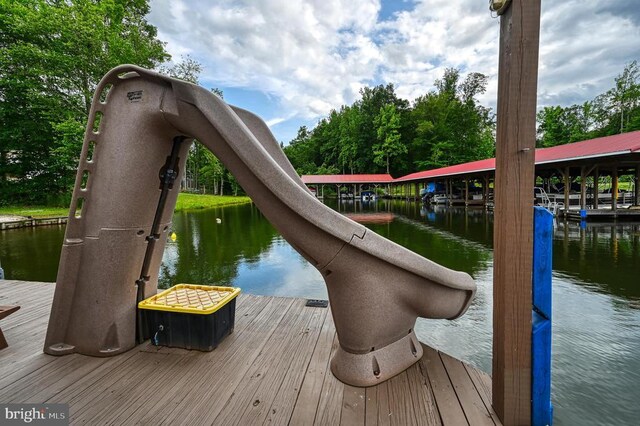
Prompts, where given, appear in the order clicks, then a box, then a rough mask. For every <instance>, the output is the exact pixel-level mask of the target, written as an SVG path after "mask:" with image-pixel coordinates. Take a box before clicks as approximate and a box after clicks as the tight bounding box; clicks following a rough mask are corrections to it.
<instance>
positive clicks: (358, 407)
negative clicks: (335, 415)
mask: <svg viewBox="0 0 640 426" xmlns="http://www.w3.org/2000/svg"><path fill="white" fill-rule="evenodd" d="M365 408H366V400H365V389H364V388H357V387H354V386H349V385H344V390H343V393H342V414H341V415H340V424H341V425H344V426H350V425H364V424H365Z"/></svg>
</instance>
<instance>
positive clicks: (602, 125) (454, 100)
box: [284, 61, 640, 176]
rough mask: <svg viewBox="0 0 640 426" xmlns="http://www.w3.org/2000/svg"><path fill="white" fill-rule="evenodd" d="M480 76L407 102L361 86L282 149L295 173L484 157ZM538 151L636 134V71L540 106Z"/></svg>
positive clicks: (486, 132) (490, 145)
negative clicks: (596, 91) (586, 97)
mask: <svg viewBox="0 0 640 426" xmlns="http://www.w3.org/2000/svg"><path fill="white" fill-rule="evenodd" d="M486 86H487V77H486V76H485V75H483V74H480V73H470V74H468V75H467V77H466V78H464V80H463V79H462V78H461V73H460V70H457V69H447V70H446V71H445V72H444V75H443V77H442V78H441V79H438V80H436V82H435V84H434V88H433V90H431V91H429V92H428V93H427V94H425V95H423V96H420V97H418V98H417V99H415V100H414V101H413V102H411V103H410V102H409V101H407V100H405V99H401V98H399V97H398V96H397V95H396V93H395V90H394V87H393V85H391V84H389V85H386V86H382V85H380V86H376V87H374V88H369V87H365V88H363V89H362V90H361V91H360V99H358V100H357V101H356V102H354V103H353V104H352V105H350V106H342V107H341V108H340V109H338V110H333V111H331V113H330V114H329V116H328V117H327V118H324V119H322V120H320V122H319V123H318V124H317V126H316V127H315V128H313V129H312V130H310V129H308V128H307V127H305V126H302V127H300V129H299V130H298V134H297V136H296V137H295V138H294V139H293V140H292V141H291V143H290V144H289V145H288V146H286V147H285V148H284V150H285V152H286V154H287V156H288V157H289V159H290V160H291V162H292V164H293V165H294V167H295V168H296V170H297V171H298V173H300V174H335V173H342V174H357V173H385V172H386V173H391V174H392V175H394V176H400V175H404V174H407V173H412V172H415V171H419V170H428V169H434V168H438V167H444V166H449V165H454V164H460V163H465V162H469V161H474V160H481V159H485V158H491V157H492V156H494V154H495V153H494V150H495V115H494V114H493V112H492V110H491V109H490V108H488V107H485V106H483V105H481V104H480V103H479V102H478V100H477V99H476V96H477V95H479V94H482V93H484V92H485V90H486ZM537 123H538V126H537V146H538V147H541V148H542V147H550V146H555V145H562V144H566V143H571V142H576V141H581V140H585V139H591V138H597V137H601V136H608V135H613V134H618V133H624V132H630V131H634V130H639V129H640V67H639V66H638V63H637V61H633V62H631V63H629V64H627V65H626V66H625V68H624V70H623V71H622V73H621V74H619V75H618V76H617V77H616V78H615V80H614V86H613V87H612V88H611V89H609V90H607V91H606V92H605V93H602V94H600V95H598V96H596V97H595V98H594V99H593V100H591V101H587V102H584V103H582V104H576V105H571V106H568V107H562V106H546V107H544V108H542V109H541V110H540V111H539V113H538V114H537Z"/></svg>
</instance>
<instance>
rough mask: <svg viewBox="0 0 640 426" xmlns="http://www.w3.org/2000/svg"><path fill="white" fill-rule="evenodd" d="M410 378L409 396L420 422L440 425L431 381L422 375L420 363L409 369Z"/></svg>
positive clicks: (408, 375)
mask: <svg viewBox="0 0 640 426" xmlns="http://www.w3.org/2000/svg"><path fill="white" fill-rule="evenodd" d="M407 377H408V378H409V391H408V392H409V396H410V397H411V401H412V403H413V410H414V411H415V413H416V419H418V423H421V422H423V420H422V419H424V422H425V423H427V424H430V425H440V424H441V421H440V415H439V414H438V407H437V406H436V400H435V397H434V396H433V390H432V389H431V383H429V381H428V380H427V379H426V378H425V377H424V376H423V375H422V372H421V371H420V364H419V363H416V364H414V365H413V366H412V367H411V368H409V369H408V370H407Z"/></svg>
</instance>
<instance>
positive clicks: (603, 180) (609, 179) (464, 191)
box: [302, 131, 640, 219]
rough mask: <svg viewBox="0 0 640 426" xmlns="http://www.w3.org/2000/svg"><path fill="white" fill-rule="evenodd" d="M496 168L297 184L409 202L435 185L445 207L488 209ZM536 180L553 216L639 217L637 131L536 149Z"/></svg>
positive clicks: (311, 178) (487, 163) (322, 178)
mask: <svg viewBox="0 0 640 426" xmlns="http://www.w3.org/2000/svg"><path fill="white" fill-rule="evenodd" d="M495 167H496V160H495V158H489V159H486V160H479V161H472V162H469V163H463V164H456V165H454V166H448V167H442V168H439V169H433V170H425V171H421V172H416V173H411V174H408V175H406V176H402V177H399V178H396V179H393V178H392V177H391V176H390V175H386V174H373V175H371V174H361V175H304V176H302V181H303V182H305V183H306V184H307V185H308V186H314V185H315V186H317V187H320V188H321V190H320V191H321V192H320V194H322V195H324V194H323V192H324V191H322V188H323V187H324V185H335V186H336V187H337V189H338V193H340V188H343V187H345V186H347V187H349V188H353V194H354V195H355V196H356V197H357V196H358V195H357V194H359V193H361V192H362V188H367V187H373V188H377V187H381V186H383V187H386V189H387V194H389V195H391V196H393V194H398V193H400V194H402V195H400V197H401V198H405V199H414V200H417V199H419V198H420V191H421V189H422V188H425V187H426V186H427V185H429V184H430V183H437V184H438V185H439V187H440V188H444V191H442V193H443V195H444V196H445V197H446V198H447V200H448V202H449V203H450V204H454V205H455V204H458V205H466V206H469V205H483V206H487V205H491V204H492V202H493V184H494V180H495ZM535 176H536V188H537V189H536V190H535V197H536V198H537V202H538V204H540V205H542V206H544V207H547V208H550V209H552V210H554V213H558V214H560V215H565V216H566V217H568V218H572V219H607V218H608V219H612V218H614V219H615V218H629V219H640V208H639V207H638V206H639V205H640V190H639V188H638V181H639V180H640V131H636V132H630V133H623V134H619V135H613V136H605V137H601V138H596V139H589V140H585V141H581V142H575V143H570V144H566V145H558V146H554V147H550V148H538V149H536V150H535ZM621 180H625V181H627V182H630V185H629V187H628V188H627V189H620V181H621ZM399 189H400V191H398V190H399ZM316 192H317V191H316ZM320 194H319V196H322V195H320ZM532 196H534V189H533V188H532Z"/></svg>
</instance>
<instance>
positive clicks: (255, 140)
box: [44, 65, 475, 386]
mask: <svg viewBox="0 0 640 426" xmlns="http://www.w3.org/2000/svg"><path fill="white" fill-rule="evenodd" d="M194 138H195V139H197V140H199V141H200V142H202V143H203V144H204V145H205V146H207V147H208V148H209V149H210V150H211V151H212V152H213V153H214V154H215V155H216V156H217V157H218V158H219V159H220V161H222V163H223V164H224V165H225V166H226V167H227V168H228V169H229V170H230V171H231V173H233V175H234V176H235V177H236V179H237V180H238V182H239V183H240V185H242V187H243V188H244V189H245V191H246V192H247V194H249V195H250V196H251V198H252V199H253V201H254V203H255V204H256V206H258V208H259V209H260V210H261V211H262V213H263V214H264V215H265V217H266V218H267V219H268V220H269V221H270V222H271V223H272V224H273V226H275V228H276V229H277V230H278V231H279V232H280V233H281V234H282V236H283V237H284V238H285V239H286V240H287V241H288V242H289V243H290V244H291V245H292V246H293V247H294V248H295V249H296V250H297V251H298V252H299V253H300V254H301V255H302V256H304V258H305V259H307V260H308V261H309V262H311V264H313V265H314V266H315V267H316V268H317V269H318V271H320V273H321V274H322V276H323V277H324V279H325V282H326V285H327V289H328V293H329V300H330V306H331V312H332V314H333V319H334V322H335V325H336V330H337V333H338V339H339V341H340V348H339V350H338V351H337V353H336V355H335V357H334V358H333V360H332V363H331V369H332V371H333V373H334V374H335V375H336V377H338V378H339V379H340V380H342V381H344V382H346V383H349V384H352V385H355V386H371V385H375V384H377V383H380V382H381V381H384V380H386V379H389V378H391V377H393V376H394V375H396V374H398V373H400V372H402V371H404V369H406V368H408V367H409V366H411V365H412V364H413V363H414V362H416V361H417V360H418V359H420V357H421V356H422V349H421V346H420V344H419V343H418V340H417V338H416V335H415V334H414V331H413V328H414V325H415V321H416V318H417V317H418V316H420V317H426V318H456V317H458V316H460V315H462V314H463V313H464V312H465V310H466V309H467V307H468V305H469V303H470V301H471V299H472V298H473V295H474V293H475V283H474V282H473V280H472V279H471V277H470V276H469V275H467V274H465V273H462V272H456V271H452V270H450V269H447V268H444V267H442V266H440V265H438V264H435V263H433V262H431V261H429V260H427V259H425V258H423V257H421V256H419V255H417V254H415V253H413V252H411V251H409V250H407V249H405V248H403V247H401V246H399V245H397V244H395V243H393V242H391V241H389V240H386V239H385V238H383V237H381V236H379V235H377V234H376V233H374V232H372V231H370V230H367V229H366V228H365V227H364V226H362V225H360V224H358V223H356V222H353V221H352V220H350V219H348V218H346V217H344V216H342V215H341V214H339V213H337V212H335V211H333V210H332V209H330V208H328V207H326V206H325V205H324V204H322V203H321V202H319V201H318V200H317V199H316V198H315V197H314V196H313V195H311V193H310V192H309V191H308V190H307V188H306V186H305V185H304V184H303V183H302V181H301V180H300V178H299V177H298V175H297V174H296V172H295V170H294V169H293V167H292V166H291V164H290V163H289V161H288V160H287V158H286V157H285V155H284V153H283V152H282V150H281V149H280V146H279V145H278V143H277V141H276V140H275V139H274V137H273V136H272V134H271V132H270V131H269V129H268V128H267V126H266V125H265V123H264V122H263V121H262V120H261V119H260V118H258V117H257V116H255V115H253V114H252V113H250V112H247V111H245V110H242V109H240V108H235V107H233V106H230V105H227V104H226V103H225V102H224V101H223V100H221V99H220V98H218V97H217V96H215V95H213V94H212V93H210V92H208V91H207V90H205V89H203V88H201V87H198V86H196V85H193V84H189V83H186V82H184V81H180V80H176V79H172V78H168V77H165V76H162V75H160V74H157V73H155V72H152V71H148V70H145V69H142V68H138V67H135V66H131V65H123V66H120V67H117V68H115V69H113V70H112V71H110V72H109V73H108V74H107V75H106V76H105V77H104V78H103V79H102V81H101V82H100V85H99V86H98V89H97V91H96V95H95V97H94V100H93V105H92V108H91V113H90V116H89V125H88V127H87V132H86V135H85V140H84V146H83V149H82V157H81V159H80V166H79V169H78V174H77V178H76V184H75V189H74V192H73V201H72V204H71V209H70V217H69V223H68V225H67V230H66V234H65V239H64V244H63V248H62V255H61V259H60V267H59V270H58V277H57V284H56V291H55V297H54V300H53V307H52V310H51V318H50V320H49V328H48V330H47V337H46V342H45V348H44V350H45V352H47V353H49V354H53V355H64V354H68V353H74V352H77V353H81V354H86V355H94V356H109V355H115V354H118V353H121V352H124V351H127V350H129V349H131V348H133V347H134V346H135V345H136V341H137V339H136V302H137V300H139V299H141V298H143V297H149V296H151V295H153V294H155V293H156V291H157V280H158V270H159V267H160V261H161V259H162V252H163V250H164V244H165V241H166V239H167V231H168V229H169V226H170V223H171V217H172V214H173V209H174V207H175V203H176V198H177V194H178V191H179V182H180V178H181V175H182V172H183V170H184V164H185V160H186V157H187V152H188V149H189V145H190V144H191V141H192V140H193V139H194ZM174 182H175V185H174ZM203 284H207V283H203ZM208 284H214V283H208Z"/></svg>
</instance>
